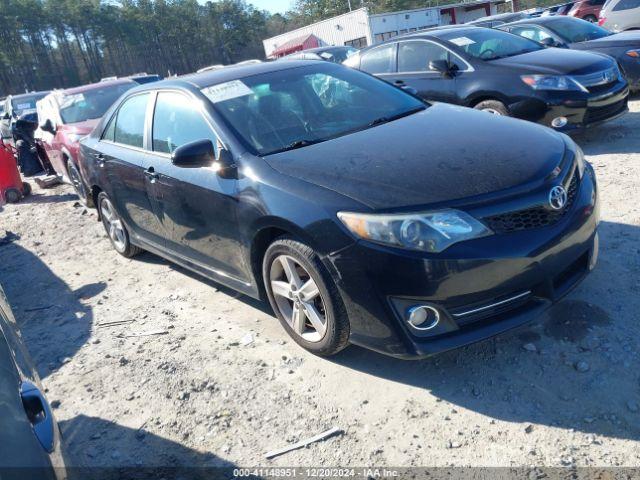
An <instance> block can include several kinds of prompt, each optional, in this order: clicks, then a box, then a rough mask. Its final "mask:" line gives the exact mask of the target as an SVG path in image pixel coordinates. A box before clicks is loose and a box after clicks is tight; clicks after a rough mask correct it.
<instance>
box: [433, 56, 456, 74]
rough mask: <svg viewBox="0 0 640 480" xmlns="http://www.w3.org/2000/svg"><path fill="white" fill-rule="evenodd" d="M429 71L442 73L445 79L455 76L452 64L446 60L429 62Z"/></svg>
mask: <svg viewBox="0 0 640 480" xmlns="http://www.w3.org/2000/svg"><path fill="white" fill-rule="evenodd" d="M429 70H433V71H436V72H440V74H441V75H442V76H443V77H451V76H453V69H452V68H451V64H450V63H449V62H447V61H446V60H431V61H430V62H429Z"/></svg>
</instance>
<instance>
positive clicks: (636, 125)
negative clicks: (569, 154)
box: [571, 112, 640, 155]
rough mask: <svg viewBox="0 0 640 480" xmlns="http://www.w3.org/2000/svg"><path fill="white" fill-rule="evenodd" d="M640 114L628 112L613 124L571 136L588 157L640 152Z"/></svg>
mask: <svg viewBox="0 0 640 480" xmlns="http://www.w3.org/2000/svg"><path fill="white" fill-rule="evenodd" d="M639 129H640V112H628V113H627V114H625V115H623V116H622V117H620V118H618V119H617V120H614V121H612V122H606V123H603V124H601V125H597V126H595V127H592V128H589V129H587V130H584V131H582V132H579V133H574V134H572V135H571V137H572V138H573V140H574V141H575V142H576V143H577V144H578V145H580V147H581V148H582V150H584V153H585V154H586V155H606V154H616V153H617V154H624V153H638V152H640V135H638V130H639Z"/></svg>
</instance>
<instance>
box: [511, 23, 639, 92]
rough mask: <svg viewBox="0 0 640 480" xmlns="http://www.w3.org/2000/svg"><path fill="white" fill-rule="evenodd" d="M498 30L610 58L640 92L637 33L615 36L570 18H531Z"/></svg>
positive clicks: (631, 32) (592, 25)
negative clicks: (616, 62) (602, 54)
mask: <svg viewBox="0 0 640 480" xmlns="http://www.w3.org/2000/svg"><path fill="white" fill-rule="evenodd" d="M499 28H500V29H503V30H505V31H507V32H511V33H514V34H516V35H520V36H522V37H525V38H528V39H531V40H534V41H536V42H539V43H541V44H543V45H546V46H551V47H561V48H571V49H574V50H588V51H591V52H597V53H605V54H607V55H610V56H612V57H613V58H615V59H616V60H617V61H618V64H619V65H620V67H621V68H622V73H623V74H624V76H625V78H626V79H627V81H628V82H629V86H630V88H631V89H632V90H639V89H640V32H634V31H630V32H622V33H615V34H614V33H611V32H610V31H609V30H605V29H604V28H602V27H599V26H598V25H595V24H593V23H590V22H587V21H585V20H579V19H577V18H572V17H564V18H545V17H541V18H532V19H530V20H523V21H520V22H515V23H509V24H507V25H503V26H501V27H499ZM602 81H603V82H604V79H603V80H602Z"/></svg>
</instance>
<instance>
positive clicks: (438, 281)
mask: <svg viewBox="0 0 640 480" xmlns="http://www.w3.org/2000/svg"><path fill="white" fill-rule="evenodd" d="M460 132H464V135H460ZM496 132H500V134H499V136H497V135H496ZM497 138H500V139H502V140H497ZM81 155H82V156H83V157H84V159H83V161H82V162H80V165H81V166H82V168H83V171H82V174H83V175H84V178H85V179H86V181H87V185H88V186H89V188H90V190H91V195H92V196H93V200H94V202H93V203H94V204H95V205H96V207H97V209H98V213H99V218H100V220H101V221H102V223H103V224H104V227H105V230H106V232H107V234H108V237H109V239H110V241H111V243H112V244H113V247H114V248H115V250H116V251H117V252H119V253H120V254H122V255H124V256H126V257H131V256H133V255H135V254H137V253H139V252H140V251H141V250H142V249H144V250H148V251H151V252H154V253H156V254H158V255H161V256H163V257H166V258H167V259H169V260H171V261H173V262H175V263H178V264H180V265H182V266H184V267H186V268H188V269H191V270H193V271H195V272H198V273H200V274H202V275H204V276H206V277H209V278H211V279H213V280H215V281H217V282H219V283H221V284H224V285H227V286H229V287H231V288H233V289H236V290H238V291H240V292H242V293H244V294H246V295H249V296H251V297H256V298H264V299H268V300H269V302H270V304H271V306H272V307H273V310H274V311H275V314H276V316H277V318H278V319H279V320H280V322H281V324H282V326H283V328H284V329H285V330H286V332H287V333H288V334H289V335H290V336H291V337H292V338H293V339H294V340H295V341H296V342H297V343H299V344H300V345H301V346H302V347H304V348H306V349H308V350H310V351H312V352H314V353H316V354H319V355H330V354H334V353H336V352H338V351H340V350H341V349H343V348H344V347H346V346H347V345H348V344H350V343H353V344H358V345H362V346H365V347H368V348H371V349H374V350H377V351H379V352H382V353H385V354H389V355H393V356H397V357H401V358H418V357H424V356H428V355H431V354H434V353H438V352H442V351H444V350H448V349H452V348H455V347H459V346H462V345H465V344H469V343H472V342H475V341H478V340H482V339H485V338H488V337H491V336H493V335H496V334H498V333H500V332H503V331H506V330H508V329H510V328H513V327H516V326H519V325H522V324H524V323H525V322H528V321H530V320H532V319H534V318H536V317H537V316H538V315H539V314H540V313H541V312H543V311H544V310H545V309H546V308H547V307H549V305H551V304H552V303H553V302H555V301H557V300H558V299H559V298H561V297H562V296H563V295H565V294H566V293H567V292H569V291H570V290H571V289H572V288H573V287H574V286H576V285H577V284H578V283H579V282H580V280H582V279H583V278H584V276H585V275H586V274H587V273H588V272H589V271H590V270H591V269H592V268H593V267H594V265H595V262H596V259H597V251H598V236H597V233H596V230H597V222H598V206H597V192H596V181H595V176H594V172H593V170H592V168H591V166H590V165H589V164H588V163H587V162H585V160H584V157H583V154H582V152H581V151H580V149H579V148H578V147H577V146H576V144H575V143H574V142H573V141H572V140H571V139H569V137H567V136H565V135H564V134H560V133H558V132H555V131H553V130H551V129H549V128H546V127H542V126H539V125H536V124H533V123H528V122H524V121H520V120H515V119H512V118H507V117H500V116H495V115H490V114H487V113H485V112H482V111H477V110H473V109H469V108H464V107H458V106H453V105H446V104H436V105H430V104H427V103H425V102H423V101H422V100H419V99H418V98H416V97H414V96H413V95H411V94H409V93H407V92H405V91H403V90H401V89H399V88H397V87H395V86H392V85H390V84H388V83H386V82H384V81H382V80H379V79H377V78H375V77H372V76H370V75H367V74H365V73H362V72H360V71H357V70H352V69H349V68H345V67H343V66H341V65H336V64H332V63H330V62H308V61H307V62H300V61H290V62H272V63H263V64H257V65H250V66H242V67H231V68H225V69H221V70H216V71H210V72H204V73H200V74H194V75H192V76H186V77H181V78H179V79H172V80H166V81H163V82H158V83H154V84H150V85H147V86H141V87H137V88H135V89H133V90H130V91H128V92H127V94H126V95H125V96H124V97H123V98H121V99H120V101H118V102H117V104H116V105H114V106H113V107H112V108H111V109H110V111H109V112H107V114H106V115H105V116H104V117H103V119H102V120H101V122H100V124H98V126H97V127H96V129H95V130H94V131H93V132H92V133H91V135H89V136H88V137H85V138H84V139H83V140H82V141H81Z"/></svg>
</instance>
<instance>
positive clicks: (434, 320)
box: [407, 305, 440, 330]
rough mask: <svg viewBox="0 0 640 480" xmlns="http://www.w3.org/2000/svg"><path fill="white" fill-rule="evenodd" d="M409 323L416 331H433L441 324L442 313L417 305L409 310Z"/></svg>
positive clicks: (426, 306)
mask: <svg viewBox="0 0 640 480" xmlns="http://www.w3.org/2000/svg"><path fill="white" fill-rule="evenodd" d="M407 322H409V325H410V326H411V327H413V328H415V329H416V330H431V329H432V328H435V327H436V326H437V325H438V323H439V322H440V313H438V310H436V309H435V308H433V307H430V306H428V305H416V306H415V307H411V308H409V309H408V310H407Z"/></svg>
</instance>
